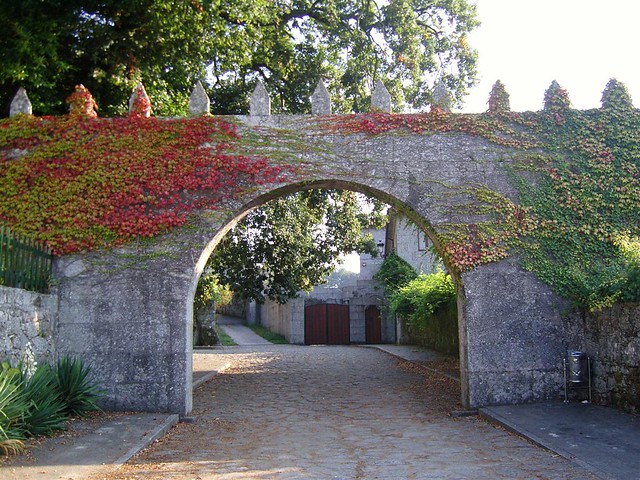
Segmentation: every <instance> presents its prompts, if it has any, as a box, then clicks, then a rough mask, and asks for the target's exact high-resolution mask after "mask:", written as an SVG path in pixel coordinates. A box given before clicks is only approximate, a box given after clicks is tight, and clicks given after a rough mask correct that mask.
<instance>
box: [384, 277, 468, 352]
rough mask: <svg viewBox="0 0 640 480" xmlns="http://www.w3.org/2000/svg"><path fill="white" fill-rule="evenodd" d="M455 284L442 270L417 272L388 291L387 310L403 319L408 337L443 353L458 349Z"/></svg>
mask: <svg viewBox="0 0 640 480" xmlns="http://www.w3.org/2000/svg"><path fill="white" fill-rule="evenodd" d="M456 299H457V296H456V288H455V285H454V284H453V280H452V279H451V277H450V276H449V275H448V274H446V273H445V272H442V271H440V272H436V273H432V274H431V275H424V274H422V275H419V276H418V277H417V278H415V279H414V280H412V281H410V282H409V283H408V284H407V285H405V286H404V287H401V288H399V289H398V290H397V291H396V292H394V293H393V294H392V295H391V311H392V312H393V313H395V314H397V315H400V316H401V317H403V318H404V319H405V320H406V323H407V331H408V333H409V335H410V338H411V341H412V342H415V343H418V344H420V345H424V346H428V347H431V348H434V349H436V350H439V351H442V352H446V353H456V352H457V351H458V344H459V340H458V313H457V312H458V309H457V304H456Z"/></svg>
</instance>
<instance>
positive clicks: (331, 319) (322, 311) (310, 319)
mask: <svg viewBox="0 0 640 480" xmlns="http://www.w3.org/2000/svg"><path fill="white" fill-rule="evenodd" d="M350 340H351V331H350V329H349V306H348V305H336V304H327V303H319V304H316V305H309V306H307V307H305V309H304V343H305V344H306V345H349V343H350Z"/></svg>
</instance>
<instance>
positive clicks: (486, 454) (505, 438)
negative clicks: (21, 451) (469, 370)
mask: <svg viewBox="0 0 640 480" xmlns="http://www.w3.org/2000/svg"><path fill="white" fill-rule="evenodd" d="M197 355H199V354H196V356H197ZM202 355H206V356H205V357H201V358H197V359H196V361H195V363H197V364H198V365H205V364H206V362H207V358H209V359H210V361H211V362H212V363H215V364H216V365H221V364H224V365H229V366H228V368H226V369H225V370H224V371H223V372H222V373H220V374H218V375H217V376H215V377H214V378H213V379H212V380H211V381H209V382H207V383H205V384H203V385H202V386H200V387H198V388H197V389H196V390H195V391H194V412H193V417H194V422H193V423H182V424H179V425H178V426H176V427H174V428H173V429H172V430H171V431H170V432H169V434H168V435H166V436H165V437H164V438H163V439H161V440H160V441H157V442H156V443H155V444H153V445H152V446H151V447H149V448H147V449H146V450H144V451H143V452H141V453H140V454H138V455H137V456H136V457H134V458H133V459H132V460H131V461H130V462H129V464H127V465H125V466H124V467H121V468H119V469H117V470H114V471H113V472H112V473H111V474H109V475H104V474H103V475H101V476H99V477H94V478H95V479H96V480H97V479H98V478H100V479H106V480H122V479H143V480H151V479H181V480H182V479H185V480H186V479H190V480H194V479H197V480H208V479H220V480H230V479H234V480H235V479H334V480H338V479H491V480H496V479H510V480H511V479H566V480H569V479H593V478H595V477H593V476H591V475H590V474H589V473H587V472H586V471H584V470H582V469H580V468H579V467H577V466H575V465H574V464H572V463H570V462H568V461H566V460H564V459H563V458H560V457H557V456H554V455H552V454H551V453H549V452H547V451H545V450H542V449H540V448H538V447H535V446H533V445H531V444H529V443H527V442H525V441H523V440H521V439H519V438H517V437H515V436H513V435H510V434H508V433H506V432H504V431H502V430H499V429H497V428H494V427H493V426H491V425H489V424H487V423H485V422H483V421H482V420H480V419H478V418H477V417H467V418H457V419H456V418H451V417H450V416H449V415H448V412H450V411H451V410H456V409H459V408H460V405H459V404H458V398H459V387H458V384H457V383H456V382H455V380H452V379H451V378H449V377H446V376H443V375H440V374H438V373H436V372H434V371H433V370H430V369H427V368H424V367H423V366H421V365H417V364H414V363H409V362H405V361H400V360H398V359H396V358H395V357H393V356H391V355H389V354H387V353H385V352H381V351H379V350H376V349H371V348H359V347H302V346H292V345H269V346H264V347H262V346H260V347H258V346H255V347H252V348H251V349H248V348H245V347H234V348H231V349H224V350H217V351H215V352H208V353H206V354H202ZM207 356H208V357H207ZM203 368H204V367H203ZM212 369H214V368H212Z"/></svg>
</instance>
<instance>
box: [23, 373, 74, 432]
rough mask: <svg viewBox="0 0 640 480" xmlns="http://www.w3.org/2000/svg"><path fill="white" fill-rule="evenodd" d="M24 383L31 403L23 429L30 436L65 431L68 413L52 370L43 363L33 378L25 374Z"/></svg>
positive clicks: (24, 388)
mask: <svg viewBox="0 0 640 480" xmlns="http://www.w3.org/2000/svg"><path fill="white" fill-rule="evenodd" d="M22 383H23V385H24V387H23V390H24V395H25V396H26V398H28V399H29V400H30V401H31V405H30V407H29V410H28V411H27V412H25V414H24V416H23V419H22V427H23V429H24V430H25V431H26V432H27V433H28V434H30V435H51V434H53V433H54V432H55V431H57V430H63V429H64V421H65V420H66V418H67V413H66V410H65V404H64V402H63V401H62V398H61V394H60V390H59V389H58V384H57V382H56V376H55V374H54V372H53V370H52V368H51V367H50V366H49V365H47V364H46V363H42V364H40V365H38V368H36V370H35V372H34V373H33V375H31V377H27V376H26V375H24V374H23V378H22Z"/></svg>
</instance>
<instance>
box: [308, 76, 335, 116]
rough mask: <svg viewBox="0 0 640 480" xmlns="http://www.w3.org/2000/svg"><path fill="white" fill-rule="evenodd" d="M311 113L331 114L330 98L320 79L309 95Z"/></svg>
mask: <svg viewBox="0 0 640 480" xmlns="http://www.w3.org/2000/svg"><path fill="white" fill-rule="evenodd" d="M311 113H312V114H313V115H330V114H331V98H330V97H329V92H327V87H325V86H324V83H323V82H322V80H320V81H319V82H318V86H316V89H315V91H314V92H313V95H311Z"/></svg>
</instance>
